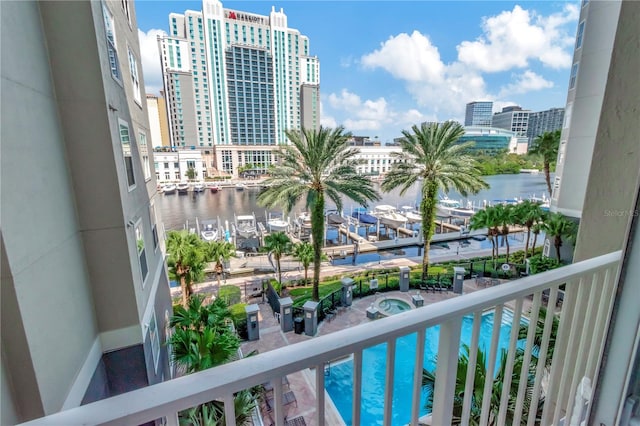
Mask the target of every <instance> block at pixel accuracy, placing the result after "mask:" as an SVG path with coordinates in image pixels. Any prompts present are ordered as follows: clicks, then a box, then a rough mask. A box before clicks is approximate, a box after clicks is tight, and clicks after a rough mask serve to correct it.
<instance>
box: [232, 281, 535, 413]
mask: <svg viewBox="0 0 640 426" xmlns="http://www.w3.org/2000/svg"><path fill="white" fill-rule="evenodd" d="M502 283H505V281H502ZM477 290H482V288H478V287H477V286H476V284H475V280H466V281H465V282H464V293H471V292H474V291H477ZM415 292H416V290H411V291H410V292H406V293H403V292H400V291H392V292H386V293H383V294H381V295H378V296H377V297H378V298H380V297H388V298H395V299H400V300H404V301H406V302H407V303H409V305H410V306H413V304H412V301H411V295H413V294H415ZM420 294H421V296H422V297H423V298H424V304H425V306H428V305H430V304H433V303H437V302H440V301H443V300H446V299H451V298H453V297H458V295H457V294H454V293H452V292H441V293H433V292H425V291H420ZM375 298H376V296H375V295H374V296H368V297H365V298H362V299H355V300H354V301H353V303H352V305H351V306H350V307H348V308H343V309H342V310H340V311H339V312H338V314H337V315H336V317H335V318H334V319H332V320H331V321H323V322H321V323H320V324H319V326H318V333H317V334H316V337H317V336H322V335H325V334H330V333H333V332H336V331H339V330H344V329H346V328H350V327H354V326H357V325H359V324H363V323H366V322H370V321H372V320H369V319H367V316H366V309H367V308H368V307H369V306H370V305H371V303H372V302H373V301H374V300H375ZM258 306H259V308H260V312H259V314H258V318H259V325H260V339H259V340H257V341H253V342H244V343H243V344H242V351H243V352H244V353H248V352H251V351H254V350H257V351H258V352H260V353H264V352H268V351H270V350H273V349H278V348H280V347H283V346H288V345H293V344H296V343H299V342H302V341H305V340H309V339H313V338H314V337H310V336H306V335H304V334H295V333H294V332H293V331H289V332H286V333H284V332H282V331H281V329H280V325H279V324H278V322H277V320H276V319H275V317H274V316H273V313H272V311H271V307H270V306H269V305H268V304H267V303H260V304H258ZM507 306H510V307H511V308H512V309H513V304H509V303H508V304H507ZM530 307H531V302H530V301H529V300H528V299H525V303H524V306H523V312H527V311H528V309H529V308H530ZM417 309H421V308H417ZM376 321H384V318H381V319H378V320H376ZM287 377H288V379H289V389H287V388H286V387H285V391H286V390H291V391H293V392H294V394H295V395H296V399H297V406H294V405H290V406H287V407H285V415H286V416H287V417H288V418H293V417H297V416H304V418H305V421H306V424H307V425H315V424H316V422H315V419H314V415H315V400H316V396H315V373H314V372H313V371H311V370H308V369H307V370H303V371H299V372H296V373H294V374H289V375H288V376H287ZM325 401H326V405H325V413H326V416H327V417H326V424H329V425H336V426H337V425H343V424H344V422H343V421H342V419H341V417H340V415H339V413H338V412H337V411H336V409H335V406H334V405H333V403H332V401H331V398H330V396H329V394H328V393H326V391H325ZM262 414H263V418H264V423H265V425H270V424H271V418H270V417H269V415H268V413H266V412H265V411H264V410H262Z"/></svg>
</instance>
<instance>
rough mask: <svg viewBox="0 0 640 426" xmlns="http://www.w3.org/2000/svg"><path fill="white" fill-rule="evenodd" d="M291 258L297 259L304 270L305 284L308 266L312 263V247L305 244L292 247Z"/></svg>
mask: <svg viewBox="0 0 640 426" xmlns="http://www.w3.org/2000/svg"><path fill="white" fill-rule="evenodd" d="M293 257H295V258H296V259H298V260H299V261H300V263H301V264H302V267H303V268H304V283H305V284H307V279H308V276H309V266H310V265H311V262H313V257H314V253H313V246H312V245H311V244H309V243H307V242H304V243H300V244H296V245H295V246H293Z"/></svg>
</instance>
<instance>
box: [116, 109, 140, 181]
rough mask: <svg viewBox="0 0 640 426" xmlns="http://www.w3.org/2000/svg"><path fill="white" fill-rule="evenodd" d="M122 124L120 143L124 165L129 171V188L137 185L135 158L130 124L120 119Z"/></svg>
mask: <svg viewBox="0 0 640 426" xmlns="http://www.w3.org/2000/svg"><path fill="white" fill-rule="evenodd" d="M119 125H120V142H121V143H120V145H121V146H122V155H123V156H124V166H125V169H126V171H127V184H128V186H129V189H131V188H132V187H134V186H135V184H136V179H135V176H134V173H133V158H131V136H130V135H129V125H128V124H127V123H126V122H125V121H122V120H119Z"/></svg>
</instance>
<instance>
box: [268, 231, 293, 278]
mask: <svg viewBox="0 0 640 426" xmlns="http://www.w3.org/2000/svg"><path fill="white" fill-rule="evenodd" d="M264 250H265V251H267V252H268V253H270V254H272V255H273V257H274V258H275V260H276V272H277V273H278V282H279V283H280V284H282V268H281V267H280V259H282V256H284V255H285V254H288V253H289V252H291V240H290V239H289V237H288V236H287V234H285V233H284V232H274V233H273V234H269V235H267V236H266V237H265V239H264Z"/></svg>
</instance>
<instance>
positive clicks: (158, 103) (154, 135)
mask: <svg viewBox="0 0 640 426" xmlns="http://www.w3.org/2000/svg"><path fill="white" fill-rule="evenodd" d="M147 111H148V114H149V130H150V132H151V146H153V147H154V148H155V147H158V146H171V135H170V133H169V121H168V120H167V104H166V103H165V100H164V97H163V96H156V95H147Z"/></svg>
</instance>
